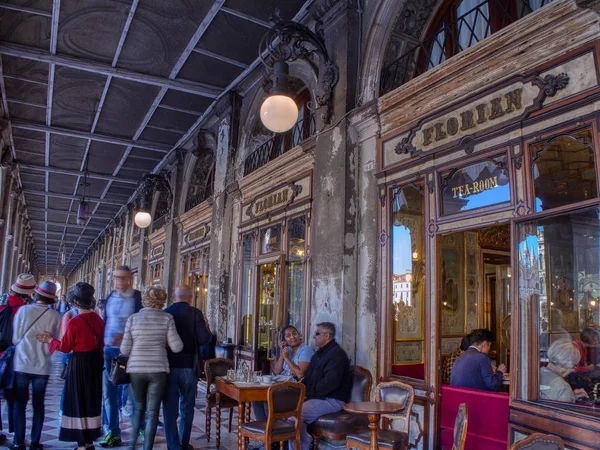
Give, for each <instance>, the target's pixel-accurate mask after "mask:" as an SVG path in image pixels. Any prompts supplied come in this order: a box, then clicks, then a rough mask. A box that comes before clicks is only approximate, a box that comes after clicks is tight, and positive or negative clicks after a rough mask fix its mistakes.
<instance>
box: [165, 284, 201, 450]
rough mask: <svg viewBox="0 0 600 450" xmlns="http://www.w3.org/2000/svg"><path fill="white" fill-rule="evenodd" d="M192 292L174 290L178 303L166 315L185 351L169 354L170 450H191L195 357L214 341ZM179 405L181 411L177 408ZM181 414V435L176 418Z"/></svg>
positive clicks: (167, 410) (167, 424)
mask: <svg viewBox="0 0 600 450" xmlns="http://www.w3.org/2000/svg"><path fill="white" fill-rule="evenodd" d="M192 298H193V292H192V289H191V288H190V287H189V286H186V285H181V286H179V287H178V288H177V289H176V290H175V302H174V303H173V304H172V305H171V306H169V307H168V308H167V309H166V310H165V311H166V312H168V313H169V314H171V315H172V316H173V319H174V320H175V327H176V328H177V334H179V337H180V338H181V340H182V341H183V343H184V344H183V350H182V351H181V352H179V353H173V352H171V351H170V350H169V366H170V369H171V372H170V373H169V375H168V377H167V390H166V392H165V397H164V401H163V419H164V421H165V434H166V438H167V448H168V450H181V449H183V450H188V449H189V448H190V447H191V446H190V435H191V434H192V422H193V420H194V405H195V400H196V390H197V387H198V378H197V377H196V374H195V373H194V356H195V355H196V353H197V352H199V351H200V347H201V346H202V345H204V344H207V343H209V342H210V340H211V339H212V334H211V332H210V331H209V329H208V327H207V326H206V322H205V321H204V316H203V315H202V311H200V310H198V309H196V308H194V307H193V306H191V305H190V302H191V301H192ZM178 405H179V411H178V409H177V406H178ZM179 413H181V421H180V423H179V432H178V431H177V416H178V415H179Z"/></svg>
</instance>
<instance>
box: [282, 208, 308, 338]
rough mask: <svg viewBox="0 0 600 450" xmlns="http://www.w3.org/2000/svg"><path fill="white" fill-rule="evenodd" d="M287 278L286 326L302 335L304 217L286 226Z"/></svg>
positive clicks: (304, 255)
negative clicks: (291, 326)
mask: <svg viewBox="0 0 600 450" xmlns="http://www.w3.org/2000/svg"><path fill="white" fill-rule="evenodd" d="M287 258H288V277H287V280H288V281H287V291H288V295H287V299H286V311H287V318H286V320H285V321H286V324H289V325H294V326H295V327H296V329H297V330H299V331H300V333H302V326H303V316H304V297H305V287H304V283H305V275H306V217H305V216H302V217H297V218H295V219H293V220H290V222H289V225H288V257H287Z"/></svg>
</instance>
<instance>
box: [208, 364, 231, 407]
mask: <svg viewBox="0 0 600 450" xmlns="http://www.w3.org/2000/svg"><path fill="white" fill-rule="evenodd" d="M234 367H235V363H234V362H233V360H232V359H225V358H214V359H209V360H208V361H206V362H205V363H204V373H205V375H206V397H207V398H208V397H209V396H210V394H211V390H210V387H211V385H213V384H214V383H215V377H224V376H226V375H227V371H228V370H230V369H233V368H234Z"/></svg>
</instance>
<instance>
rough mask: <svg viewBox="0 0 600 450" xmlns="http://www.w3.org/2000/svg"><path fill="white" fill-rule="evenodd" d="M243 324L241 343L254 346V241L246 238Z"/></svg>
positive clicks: (243, 246)
mask: <svg viewBox="0 0 600 450" xmlns="http://www.w3.org/2000/svg"><path fill="white" fill-rule="evenodd" d="M242 261H243V263H242V264H243V267H242V274H241V276H242V297H241V299H240V300H241V302H242V315H241V317H242V323H241V327H242V329H241V333H240V338H239V343H240V344H241V345H247V346H252V342H253V338H254V320H253V319H252V311H253V308H252V299H253V298H254V295H253V294H252V293H253V291H254V239H252V236H245V237H244V240H243V244H242Z"/></svg>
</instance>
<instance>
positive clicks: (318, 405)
mask: <svg viewBox="0 0 600 450" xmlns="http://www.w3.org/2000/svg"><path fill="white" fill-rule="evenodd" d="M315 345H316V347H317V348H318V350H317V351H316V353H315V354H314V355H313V357H312V358H311V360H310V364H309V365H308V369H307V370H306V373H305V375H304V380H303V381H302V382H303V383H304V384H305V386H306V400H305V401H304V405H303V406H302V415H301V421H302V423H301V424H300V449H295V450H309V448H310V443H311V436H310V434H309V433H308V431H307V426H308V425H309V424H311V423H313V422H314V421H315V420H317V419H318V418H319V417H320V416H322V415H324V414H330V413H335V412H338V411H341V410H342V408H343V406H344V404H345V403H346V402H347V401H348V399H349V398H350V391H351V389H352V376H351V374H350V360H349V359H348V355H347V354H346V352H345V351H344V349H343V348H342V347H340V345H339V344H338V343H337V342H336V340H335V325H334V324H332V323H331V322H321V323H318V324H317V330H316V331H315ZM293 442H294V441H290V442H288V448H294V444H293Z"/></svg>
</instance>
